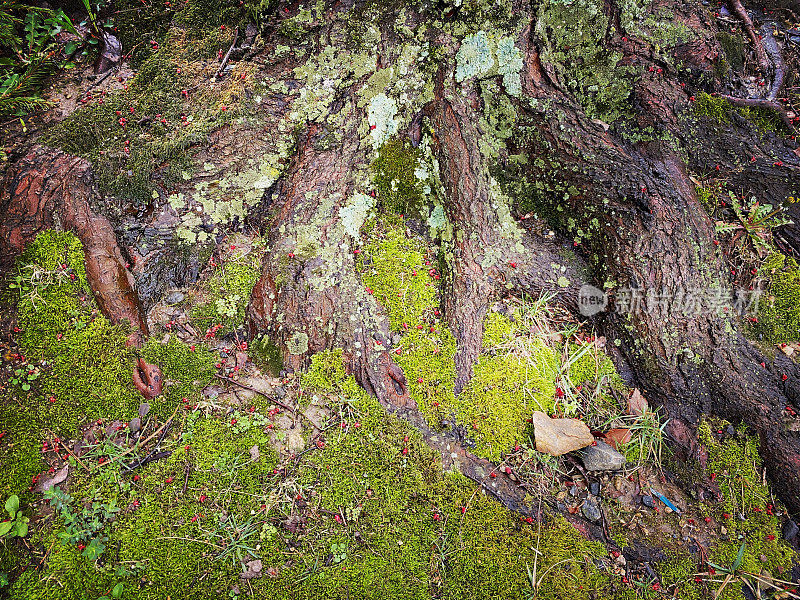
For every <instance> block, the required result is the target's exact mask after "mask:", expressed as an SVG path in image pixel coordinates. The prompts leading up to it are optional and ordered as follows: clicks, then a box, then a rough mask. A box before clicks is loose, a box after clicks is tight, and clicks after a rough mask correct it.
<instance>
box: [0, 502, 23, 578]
mask: <svg viewBox="0 0 800 600" xmlns="http://www.w3.org/2000/svg"><path fill="white" fill-rule="evenodd" d="M6 512H7V513H8V517H9V518H8V519H7V520H5V521H3V522H2V523H0V538H2V539H8V538H14V537H25V536H26V535H28V521H29V519H28V517H26V516H23V514H22V511H21V510H20V508H19V497H18V496H17V495H16V494H14V495H12V496H9V497H8V500H6ZM6 583H7V581H6ZM0 587H2V586H0Z"/></svg>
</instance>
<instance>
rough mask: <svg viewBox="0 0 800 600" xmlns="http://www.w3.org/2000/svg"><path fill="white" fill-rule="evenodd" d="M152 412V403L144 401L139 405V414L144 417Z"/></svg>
mask: <svg viewBox="0 0 800 600" xmlns="http://www.w3.org/2000/svg"><path fill="white" fill-rule="evenodd" d="M149 412H150V405H149V404H148V403H147V402H142V403H141V404H140V405H139V416H140V417H142V418H144V417H146V416H147V413H149Z"/></svg>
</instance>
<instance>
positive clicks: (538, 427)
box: [532, 410, 594, 456]
mask: <svg viewBox="0 0 800 600" xmlns="http://www.w3.org/2000/svg"><path fill="white" fill-rule="evenodd" d="M532 422H533V435H534V439H535V442H536V450H538V451H539V452H544V453H545V454H550V455H552V456H561V455H562V454H566V453H567V452H572V451H573V450H580V449H581V448H585V447H586V446H588V445H590V444H591V443H592V442H593V441H594V437H593V436H592V433H591V431H589V427H588V426H587V425H586V423H584V422H582V421H579V420H578V419H551V418H550V417H548V416H547V415H546V414H544V413H543V412H541V411H538V410H537V411H536V412H534V413H533V419H532Z"/></svg>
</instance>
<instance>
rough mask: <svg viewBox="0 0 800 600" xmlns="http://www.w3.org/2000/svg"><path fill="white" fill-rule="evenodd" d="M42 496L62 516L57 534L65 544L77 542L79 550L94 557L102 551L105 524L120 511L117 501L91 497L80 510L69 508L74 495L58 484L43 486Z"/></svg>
mask: <svg viewBox="0 0 800 600" xmlns="http://www.w3.org/2000/svg"><path fill="white" fill-rule="evenodd" d="M44 498H45V500H47V501H48V502H49V503H50V506H52V507H53V509H54V510H55V511H56V512H57V513H59V514H60V515H61V518H62V519H63V520H64V530H63V531H60V532H59V533H58V537H59V538H60V539H61V541H62V542H63V543H64V544H69V545H72V546H77V547H78V549H79V550H81V554H82V555H83V556H84V557H85V558H86V559H87V560H90V561H95V560H97V559H98V558H100V556H101V555H102V554H103V551H104V550H105V548H106V543H107V542H108V536H107V535H105V534H104V533H103V530H104V529H105V526H106V524H107V523H108V522H109V521H111V520H112V519H113V518H114V515H115V514H116V513H118V512H119V508H117V506H116V502H115V501H114V500H112V501H111V502H109V503H108V504H106V503H104V502H97V501H94V502H92V503H91V505H90V506H86V507H84V508H83V510H81V511H80V512H75V511H73V510H72V502H73V498H72V496H70V495H69V494H67V493H66V492H63V491H62V490H60V489H59V488H58V487H57V486H56V487H53V488H52V489H49V490H46V491H45V493H44Z"/></svg>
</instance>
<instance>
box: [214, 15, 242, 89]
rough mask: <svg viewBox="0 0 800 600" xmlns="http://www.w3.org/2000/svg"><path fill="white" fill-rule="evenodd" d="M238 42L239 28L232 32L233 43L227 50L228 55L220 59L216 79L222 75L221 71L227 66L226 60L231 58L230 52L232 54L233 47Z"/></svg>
mask: <svg viewBox="0 0 800 600" xmlns="http://www.w3.org/2000/svg"><path fill="white" fill-rule="evenodd" d="M238 40H239V28H238V27H237V28H236V30H235V31H234V32H233V43H232V44H231V47H230V48H228V53H227V54H226V55H225V58H223V59H222V64H221V65H220V66H219V69H217V77H219V76H220V75H222V71H223V70H224V69H225V65H226V64H228V59H229V58H230V56H231V52H233V47H234V46H235V45H236V42H237V41H238Z"/></svg>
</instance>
